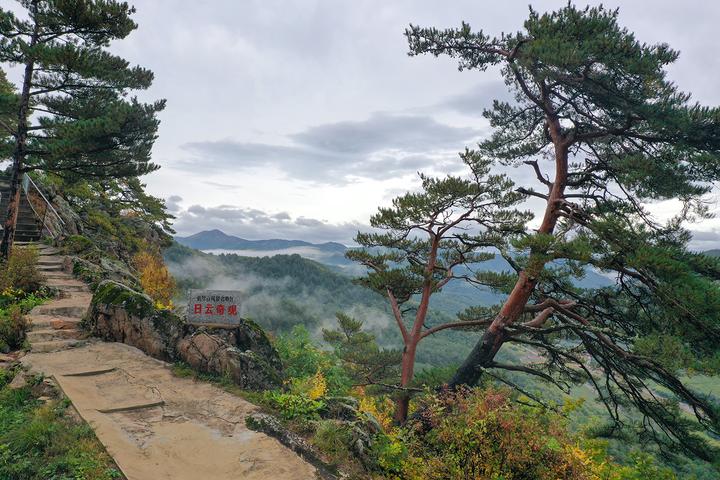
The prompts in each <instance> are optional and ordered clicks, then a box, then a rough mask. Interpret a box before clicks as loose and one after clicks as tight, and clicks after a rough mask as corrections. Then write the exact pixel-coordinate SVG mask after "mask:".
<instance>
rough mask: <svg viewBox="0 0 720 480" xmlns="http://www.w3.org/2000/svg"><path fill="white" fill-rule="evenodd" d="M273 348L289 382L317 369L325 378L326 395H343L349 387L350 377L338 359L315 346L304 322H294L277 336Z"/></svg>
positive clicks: (304, 376) (313, 373)
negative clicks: (297, 323)
mask: <svg viewBox="0 0 720 480" xmlns="http://www.w3.org/2000/svg"><path fill="white" fill-rule="evenodd" d="M275 348H276V349H277V351H278V354H280V359H281V360H282V362H283V369H284V372H285V378H286V379H287V380H288V382H289V383H290V382H295V383H297V382H299V381H302V380H304V379H308V378H310V377H313V376H314V375H316V374H317V373H318V372H320V373H322V375H323V377H324V378H325V381H326V382H327V394H328V395H332V396H337V395H339V396H342V395H346V394H347V392H348V390H349V389H350V387H351V385H352V380H351V379H350V377H349V376H348V374H347V372H345V370H344V369H343V368H342V366H341V365H340V362H339V359H338V358H337V357H336V356H335V355H334V354H333V353H332V352H328V351H325V350H321V349H320V348H318V347H317V346H316V345H315V344H314V342H313V340H312V338H311V337H310V333H309V332H308V331H307V329H306V328H305V327H304V326H303V325H296V326H295V327H294V328H293V329H292V331H291V332H290V333H289V334H287V335H283V336H281V337H279V338H278V339H277V340H276V342H275Z"/></svg>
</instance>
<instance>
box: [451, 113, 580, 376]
mask: <svg viewBox="0 0 720 480" xmlns="http://www.w3.org/2000/svg"><path fill="white" fill-rule="evenodd" d="M548 124H549V130H550V134H551V136H552V138H553V143H554V147H555V180H554V182H553V185H552V188H551V190H550V194H549V195H548V200H547V204H546V206H545V214H544V215H543V221H542V223H541V224H540V228H538V230H537V231H538V233H545V234H551V233H552V232H553V230H554V229H555V225H556V224H557V220H558V217H559V215H558V213H559V212H558V210H559V208H560V206H559V203H560V201H561V200H562V199H563V198H564V193H565V185H566V183H567V175H568V148H569V143H568V142H567V140H566V139H565V138H564V137H563V135H562V132H561V128H560V123H559V121H558V119H557V118H549V119H548ZM538 253H543V252H533V251H532V250H531V251H530V261H529V264H528V267H527V269H525V270H523V271H521V272H520V274H519V275H518V280H517V282H516V283H515V287H513V290H512V292H510V295H509V296H508V298H507V300H506V301H505V303H504V304H503V306H502V308H501V309H500V312H499V313H498V314H497V316H496V317H495V318H494V319H493V322H492V323H491V324H490V326H489V327H488V328H487V330H485V333H483V336H482V338H481V339H480V341H479V342H478V343H476V344H475V347H473V349H472V351H471V352H470V354H469V355H468V356H467V358H466V359H465V361H464V362H463V363H462V365H461V366H460V367H459V368H458V369H457V371H456V372H455V375H453V378H452V379H451V380H450V382H449V383H448V387H450V388H452V389H454V388H457V387H459V386H460V385H470V386H472V385H475V384H477V382H478V381H479V380H480V377H481V376H482V369H483V368H484V367H487V366H489V365H490V364H491V363H492V362H493V360H494V359H495V355H496V354H497V352H498V351H499V350H500V347H502V345H503V343H504V342H505V340H506V338H505V327H507V326H508V325H512V324H513V322H515V321H516V320H517V319H518V318H520V316H521V315H522V314H523V312H524V310H525V306H526V305H527V303H528V301H529V300H530V296H531V295H532V293H533V290H534V289H535V285H536V284H537V278H538V276H539V275H540V273H541V272H542V270H543V268H544V267H545V262H544V261H543V260H539V259H538V255H537V254H538Z"/></svg>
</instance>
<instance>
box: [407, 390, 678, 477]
mask: <svg viewBox="0 0 720 480" xmlns="http://www.w3.org/2000/svg"><path fill="white" fill-rule="evenodd" d="M422 423H423V427H422V428H418V429H416V430H409V431H408V432H407V435H406V436H405V442H404V445H405V447H406V448H407V451H406V452H405V453H402V454H403V455H405V457H404V458H402V459H399V460H400V461H401V463H402V469H401V470H402V473H401V474H399V475H398V478H404V479H411V480H414V479H416V480H420V479H422V480H456V479H457V480H460V479H462V480H492V479H504V480H520V479H533V480H607V479H612V480H631V479H632V480H635V479H636V478H644V477H638V476H636V475H638V474H639V473H638V472H640V471H639V470H638V468H636V467H632V466H630V467H619V468H618V466H617V465H615V464H613V463H612V462H611V461H610V460H609V459H608V458H607V456H606V454H605V452H604V450H603V449H602V448H600V447H598V446H597V445H596V446H595V447H594V448H589V447H588V446H586V445H580V444H579V443H578V441H577V439H575V438H574V437H572V436H571V435H570V434H569V433H568V430H567V428H566V424H565V421H564V420H563V418H562V417H560V416H559V415H557V414H554V413H552V412H547V411H543V410H540V409H537V408H531V407H526V406H522V405H518V404H516V403H513V402H511V401H510V392H509V391H506V390H497V389H493V388H488V389H484V390H483V389H475V390H462V391H458V392H452V393H450V392H448V393H444V394H441V395H438V396H431V397H428V398H427V399H426V404H425V405H424V409H423V422H422ZM641 472H645V473H647V472H653V473H655V474H657V475H661V474H662V475H663V476H656V477H652V478H662V479H666V480H671V479H673V478H674V476H672V474H671V473H670V472H666V471H663V470H662V469H659V468H657V467H655V466H653V465H643V470H642V471H641ZM648 478H650V477H648Z"/></svg>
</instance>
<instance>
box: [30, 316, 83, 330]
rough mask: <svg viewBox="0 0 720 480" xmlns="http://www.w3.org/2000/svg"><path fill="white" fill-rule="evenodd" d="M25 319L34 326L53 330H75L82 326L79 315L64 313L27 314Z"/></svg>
mask: <svg viewBox="0 0 720 480" xmlns="http://www.w3.org/2000/svg"><path fill="white" fill-rule="evenodd" d="M25 319H26V320H27V321H29V322H30V325H31V326H32V327H33V328H38V329H48V328H51V329H53V330H75V329H78V328H80V322H81V320H80V319H79V318H77V317H65V316H62V315H42V314H37V315H26V316H25Z"/></svg>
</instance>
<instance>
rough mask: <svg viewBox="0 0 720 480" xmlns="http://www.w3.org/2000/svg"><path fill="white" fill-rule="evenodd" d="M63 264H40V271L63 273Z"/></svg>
mask: <svg viewBox="0 0 720 480" xmlns="http://www.w3.org/2000/svg"><path fill="white" fill-rule="evenodd" d="M62 269H63V264H62V263H51V264H38V270H40V271H41V272H59V271H62Z"/></svg>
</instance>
